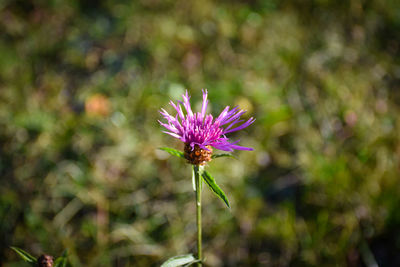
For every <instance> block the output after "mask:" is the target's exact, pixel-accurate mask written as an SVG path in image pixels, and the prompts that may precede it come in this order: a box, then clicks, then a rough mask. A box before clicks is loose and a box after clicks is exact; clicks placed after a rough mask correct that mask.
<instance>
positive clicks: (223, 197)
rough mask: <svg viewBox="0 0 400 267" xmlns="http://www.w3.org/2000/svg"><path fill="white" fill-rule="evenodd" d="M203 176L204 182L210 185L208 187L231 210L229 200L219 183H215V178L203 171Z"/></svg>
mask: <svg viewBox="0 0 400 267" xmlns="http://www.w3.org/2000/svg"><path fill="white" fill-rule="evenodd" d="M201 176H202V177H203V179H204V181H205V182H206V184H207V185H208V187H210V189H211V190H212V191H213V192H214V193H215V194H216V195H217V196H218V197H219V198H220V199H221V200H223V201H224V202H225V204H226V205H227V206H228V208H230V207H231V206H230V205H229V201H228V198H227V197H226V195H225V193H224V191H222V189H221V188H220V187H219V186H218V185H217V183H216V182H215V179H214V177H212V176H211V174H210V173H209V172H207V171H203V173H202V174H201Z"/></svg>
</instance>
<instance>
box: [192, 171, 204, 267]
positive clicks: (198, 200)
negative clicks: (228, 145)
mask: <svg viewBox="0 0 400 267" xmlns="http://www.w3.org/2000/svg"><path fill="white" fill-rule="evenodd" d="M193 171H194V177H195V185H196V211H197V213H196V221H197V259H199V260H202V253H201V183H202V180H201V179H200V175H199V166H197V165H193ZM197 266H198V267H200V266H202V264H201V262H199V263H197Z"/></svg>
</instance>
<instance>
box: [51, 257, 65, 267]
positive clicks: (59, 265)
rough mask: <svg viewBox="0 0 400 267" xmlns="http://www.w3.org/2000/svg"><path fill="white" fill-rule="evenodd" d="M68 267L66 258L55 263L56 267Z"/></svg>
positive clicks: (61, 258)
mask: <svg viewBox="0 0 400 267" xmlns="http://www.w3.org/2000/svg"><path fill="white" fill-rule="evenodd" d="M66 266H67V258H66V257H58V258H57V259H56V260H55V262H54V267H66Z"/></svg>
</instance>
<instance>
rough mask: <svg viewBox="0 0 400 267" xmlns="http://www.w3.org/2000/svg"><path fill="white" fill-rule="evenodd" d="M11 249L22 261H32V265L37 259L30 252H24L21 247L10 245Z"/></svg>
mask: <svg viewBox="0 0 400 267" xmlns="http://www.w3.org/2000/svg"><path fill="white" fill-rule="evenodd" d="M10 248H11V249H12V250H14V251H15V252H16V253H17V254H18V255H19V256H20V257H21V258H22V259H23V260H24V261H26V262H29V263H33V264H34V265H36V264H37V260H36V258H35V257H33V256H32V255H31V254H29V253H28V252H26V251H25V250H23V249H20V248H17V247H10Z"/></svg>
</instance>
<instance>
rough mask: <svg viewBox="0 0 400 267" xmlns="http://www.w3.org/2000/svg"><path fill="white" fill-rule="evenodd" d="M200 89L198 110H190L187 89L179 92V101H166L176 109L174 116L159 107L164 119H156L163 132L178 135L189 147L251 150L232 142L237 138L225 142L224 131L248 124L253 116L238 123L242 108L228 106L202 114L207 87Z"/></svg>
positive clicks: (205, 101) (240, 127)
mask: <svg viewBox="0 0 400 267" xmlns="http://www.w3.org/2000/svg"><path fill="white" fill-rule="evenodd" d="M202 91H203V104H202V107H201V112H196V113H193V111H192V108H191V106H190V102H189V100H190V96H189V94H188V91H186V92H185V94H184V95H182V98H183V101H178V103H176V104H175V103H174V102H173V101H170V105H171V106H172V107H173V108H174V109H175V110H176V112H177V115H176V116H175V117H174V116H172V115H170V114H169V113H168V112H167V111H165V110H164V109H161V111H160V113H161V115H162V116H163V117H164V119H165V120H167V123H163V122H161V121H159V123H160V124H161V125H162V126H163V127H164V128H165V129H167V131H163V132H164V133H167V134H169V135H171V136H173V137H175V138H178V139H179V140H181V141H182V142H184V143H185V144H186V145H189V146H190V147H191V148H192V150H193V149H194V148H195V146H196V145H197V146H199V147H200V148H201V149H205V150H209V149H208V148H207V146H212V147H214V148H216V149H220V150H223V151H233V150H234V149H236V150H253V149H252V148H249V147H243V146H239V145H236V144H237V143H238V142H239V141H235V142H229V139H228V138H227V137H226V136H225V135H226V134H227V133H231V132H236V131H239V130H242V129H244V128H246V127H248V126H249V125H251V124H252V123H253V122H254V121H255V119H254V118H250V119H248V120H247V121H246V122H244V123H242V122H243V120H241V119H240V117H241V116H242V115H243V114H244V113H245V112H246V111H244V110H241V109H239V107H234V108H232V109H230V107H229V106H227V107H226V108H225V109H224V110H223V111H222V112H221V114H220V115H219V116H218V117H217V118H216V119H214V118H213V116H212V115H211V114H206V110H207V106H208V100H207V96H208V92H207V89H206V90H202ZM182 105H183V107H184V108H185V111H186V115H185V114H184V112H183V109H182ZM241 123H242V124H241Z"/></svg>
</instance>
